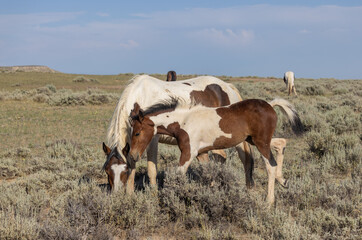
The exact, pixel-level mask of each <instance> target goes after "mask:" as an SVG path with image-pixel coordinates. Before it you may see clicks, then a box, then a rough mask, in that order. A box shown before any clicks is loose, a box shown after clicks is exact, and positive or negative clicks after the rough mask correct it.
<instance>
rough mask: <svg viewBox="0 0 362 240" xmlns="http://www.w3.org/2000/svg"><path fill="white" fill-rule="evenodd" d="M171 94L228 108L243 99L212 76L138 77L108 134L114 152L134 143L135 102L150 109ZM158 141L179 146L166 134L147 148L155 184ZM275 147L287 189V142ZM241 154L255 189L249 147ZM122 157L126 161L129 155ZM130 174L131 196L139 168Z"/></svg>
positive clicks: (280, 141) (277, 142) (124, 95)
mask: <svg viewBox="0 0 362 240" xmlns="http://www.w3.org/2000/svg"><path fill="white" fill-rule="evenodd" d="M170 94H172V95H173V96H175V97H180V98H182V99H185V100H186V101H187V102H188V103H191V102H195V103H200V104H202V105H204V106H206V107H220V106H226V105H229V104H232V103H236V102H238V101H241V100H242V99H241V97H240V94H239V91H238V90H237V89H236V88H235V86H234V85H232V84H229V83H226V82H224V81H222V80H220V79H218V78H215V77H212V76H200V77H196V78H191V79H188V80H183V81H176V82H165V81H162V80H159V79H156V78H154V77H151V76H148V75H139V76H135V77H134V78H133V79H131V80H130V83H129V84H128V85H127V86H126V88H125V89H124V91H123V93H122V95H121V97H120V99H119V101H118V104H117V106H116V108H115V110H114V113H113V116H112V119H111V121H110V124H109V127H108V131H107V142H108V146H110V148H111V149H113V148H115V147H118V149H122V148H123V147H124V146H126V143H127V142H128V143H129V142H130V136H131V125H130V123H129V121H128V117H129V113H130V112H131V110H132V108H133V105H134V103H135V102H137V103H138V104H139V105H140V107H141V108H143V109H146V108H148V107H150V106H152V105H153V104H156V103H158V102H160V101H162V100H165V99H168V98H169V95H170ZM273 140H274V139H273ZM158 142H162V143H167V144H173V145H176V144H177V142H176V140H175V138H173V137H169V136H165V135H162V136H155V137H154V138H153V140H152V141H151V143H150V145H149V146H148V148H147V170H148V177H149V178H150V184H151V185H155V184H156V175H157V171H156V165H157V151H158ZM272 145H273V148H275V149H276V150H277V153H278V155H277V156H278V157H277V162H278V169H279V170H278V171H277V172H278V174H279V175H277V180H278V182H279V183H280V184H281V185H282V186H283V187H287V180H285V179H284V178H283V175H282V165H283V158H284V148H285V146H286V141H285V140H284V139H278V140H277V139H276V140H275V141H272ZM237 151H238V154H239V156H240V157H241V158H242V159H243V164H244V170H245V175H246V185H247V186H248V187H252V186H253V184H254V183H253V179H252V170H253V159H252V157H251V155H250V149H249V146H248V144H246V143H245V144H244V145H242V146H240V148H237ZM213 153H214V156H215V155H216V156H218V155H219V156H221V158H226V154H225V152H224V151H223V150H215V151H213ZM121 154H122V153H121ZM122 157H123V159H126V155H123V156H122ZM198 159H199V160H200V161H202V160H204V161H206V160H207V159H208V154H207V153H206V154H204V155H199V156H198ZM127 162H128V161H127ZM129 171H130V172H129V178H128V179H127V184H126V187H127V190H126V191H127V193H131V192H133V190H134V177H135V168H134V167H130V168H129Z"/></svg>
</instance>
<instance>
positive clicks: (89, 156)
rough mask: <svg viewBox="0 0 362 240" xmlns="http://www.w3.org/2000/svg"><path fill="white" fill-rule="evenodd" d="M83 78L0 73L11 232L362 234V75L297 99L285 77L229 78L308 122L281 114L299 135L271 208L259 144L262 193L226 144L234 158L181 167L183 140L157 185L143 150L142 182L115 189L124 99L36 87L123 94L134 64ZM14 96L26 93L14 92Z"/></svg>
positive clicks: (324, 83) (2, 198)
mask: <svg viewBox="0 0 362 240" xmlns="http://www.w3.org/2000/svg"><path fill="white" fill-rule="evenodd" d="M77 76H79V75H72V74H69V75H68V74H60V73H54V74H53V73H52V74H50V73H42V74H40V73H12V74H10V73H8V74H5V73H2V74H0V85H1V86H0V89H1V94H0V108H1V117H0V130H1V131H0V147H1V149H2V151H1V152H0V236H1V238H2V239H83V238H87V239H110V238H112V237H114V236H117V237H119V238H120V239H125V238H128V239H142V238H147V237H149V238H150V239H162V238H163V239H185V238H186V239H359V238H360V236H361V234H362V230H361V225H362V224H361V223H362V218H361V214H360V213H361V210H362V205H361V202H362V199H361V195H362V194H361V184H362V183H361V176H362V172H361V169H362V168H361V156H362V153H361V149H362V148H361V139H362V135H361V106H362V102H361V97H362V96H361V92H362V83H361V81H338V80H333V79H319V80H311V79H297V80H296V87H297V91H298V90H299V91H298V92H299V96H298V98H295V97H288V96H287V95H286V90H285V86H284V83H283V82H282V80H281V79H274V78H273V79H269V81H268V79H259V78H256V77H248V78H232V77H227V76H223V77H222V78H223V79H225V80H227V81H230V82H233V83H234V84H235V85H236V86H237V87H238V89H239V90H240V92H241V94H242V96H243V98H244V99H246V98H263V99H266V100H271V99H273V98H275V97H283V98H286V99H288V100H289V101H291V102H292V103H293V104H294V105H295V106H296V108H297V110H298V112H299V113H300V116H301V119H302V121H303V123H304V124H305V126H306V130H307V133H306V134H305V135H304V136H302V137H300V138H296V137H294V136H293V135H291V132H290V130H289V126H288V125H287V123H285V122H284V121H282V120H281V121H279V123H278V129H277V131H276V136H278V137H287V138H289V141H288V146H287V149H286V151H285V165H284V173H285V176H286V177H287V178H288V179H289V180H290V188H289V189H283V188H281V187H279V186H277V187H276V199H277V200H276V204H275V206H274V207H273V208H272V209H268V208H267V206H266V204H265V196H266V191H265V189H266V184H267V177H266V172H265V167H264V164H263V162H262V161H261V159H260V157H259V155H258V154H257V153H256V151H255V150H254V153H255V158H256V163H255V172H254V178H255V182H256V187H255V189H253V190H251V191H247V190H246V189H245V183H244V182H245V177H244V174H243V168H242V164H241V163H240V161H239V160H238V158H237V154H236V152H235V151H234V150H228V151H227V152H228V160H227V162H226V164H220V163H216V162H210V163H209V164H205V165H202V164H199V163H198V162H197V161H195V162H194V163H193V164H192V165H191V168H190V171H189V173H188V174H187V176H180V175H178V174H176V173H175V171H174V170H175V166H176V165H177V162H178V156H179V150H178V149H177V147H172V146H168V145H160V153H159V158H158V159H159V165H158V167H159V168H158V170H159V175H158V180H159V183H160V187H159V189H158V190H157V189H151V188H149V187H148V184H147V177H146V176H145V172H146V162H145V160H143V161H141V162H140V163H139V164H138V166H137V171H138V174H137V187H138V189H139V190H137V191H136V192H135V194H134V195H133V196H126V195H124V194H122V192H119V193H117V194H109V193H108V191H107V186H106V184H105V183H106V176H105V173H104V172H101V167H102V165H103V163H104V160H105V159H104V154H103V153H102V149H101V142H102V141H103V140H104V137H105V131H106V128H107V125H108V121H109V119H110V117H111V116H112V113H113V110H114V107H115V103H114V102H112V101H109V102H102V105H94V104H97V103H96V102H89V103H87V104H86V105H78V104H73V105H71V104H70V105H60V106H56V105H52V104H49V103H47V101H41V100H37V101H34V96H32V97H29V92H34V91H35V92H36V94H42V96H48V97H49V96H52V95H54V94H56V93H57V92H58V91H65V92H67V94H69V95H70V96H80V95H82V94H85V93H86V94H88V91H89V90H88V87H92V88H93V85H92V84H94V85H97V88H98V89H101V90H102V94H105V95H107V94H114V93H116V94H120V89H122V88H123V86H124V84H125V83H126V82H127V79H129V78H131V76H132V74H127V75H117V76H85V75H84V76H85V77H86V78H89V79H97V81H98V83H93V82H86V83H85V82H73V79H75V78H76V77H77ZM158 77H159V78H161V79H165V76H164V75H160V76H158ZM183 77H184V78H186V77H188V76H180V77H179V79H182V78H183ZM15 83H18V85H17V84H15ZM44 86H45V87H44ZM63 88H64V89H63ZM16 89H18V90H16ZM62 89H63V90H62ZM70 90H72V91H70ZM98 91H99V90H97V91H96V93H99V92H98ZM27 92H28V93H27ZM93 93H94V92H93ZM9 95H16V96H23V97H19V99H17V100H15V99H13V98H8V97H4V96H9ZM88 95H91V94H88ZM96 95H97V94H96ZM1 96H3V97H1ZM97 96H98V95H97ZM44 98H45V97H44ZM280 116H281V115H280ZM281 119H282V118H281Z"/></svg>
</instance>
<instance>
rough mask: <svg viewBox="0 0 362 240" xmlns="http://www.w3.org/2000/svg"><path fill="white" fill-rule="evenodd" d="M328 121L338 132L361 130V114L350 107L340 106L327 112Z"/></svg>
mask: <svg viewBox="0 0 362 240" xmlns="http://www.w3.org/2000/svg"><path fill="white" fill-rule="evenodd" d="M326 119H327V122H328V123H329V124H330V126H331V127H332V128H333V130H334V131H335V132H336V133H337V134H342V133H344V132H358V131H360V130H361V129H360V125H361V124H360V116H359V115H358V114H356V113H354V112H353V111H352V110H351V109H350V108H348V107H339V108H336V109H333V110H331V111H330V112H328V113H327V114H326Z"/></svg>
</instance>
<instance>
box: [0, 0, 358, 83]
mask: <svg viewBox="0 0 362 240" xmlns="http://www.w3.org/2000/svg"><path fill="white" fill-rule="evenodd" d="M12 65H47V66H49V67H51V68H53V69H56V70H59V71H62V72H66V73H82V74H118V73H129V72H132V73H166V72H167V71H169V70H175V71H176V72H177V73H178V74H208V75H228V76H265V77H266V76H274V77H281V76H282V75H283V73H284V72H285V71H288V70H292V71H294V72H295V74H296V77H305V78H326V77H334V78H338V79H362V1H361V0H359V1H353V0H351V1H348V0H347V1H334V0H331V1H323V0H320V1H319V0H309V1H308V0H304V1H302V0H296V1H258V0H254V1H252V0H246V1H235V0H227V1H226V0H223V1H221V0H220V1H215V0H210V1H206V0H184V1H137V0H135V1H113V0H112V1H107V0H104V1H74V0H72V1H70V0H62V1H37V0H33V1H28V0H24V1H17V0H0V66H12Z"/></svg>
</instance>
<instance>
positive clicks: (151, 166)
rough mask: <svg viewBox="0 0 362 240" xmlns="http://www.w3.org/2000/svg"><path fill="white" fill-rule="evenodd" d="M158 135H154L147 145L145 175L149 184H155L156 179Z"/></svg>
mask: <svg viewBox="0 0 362 240" xmlns="http://www.w3.org/2000/svg"><path fill="white" fill-rule="evenodd" d="M158 139H159V135H155V136H154V137H153V138H152V140H151V142H150V144H149V145H148V147H147V175H148V177H149V179H150V185H151V186H156V184H157V181H156V177H157V152H158Z"/></svg>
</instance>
